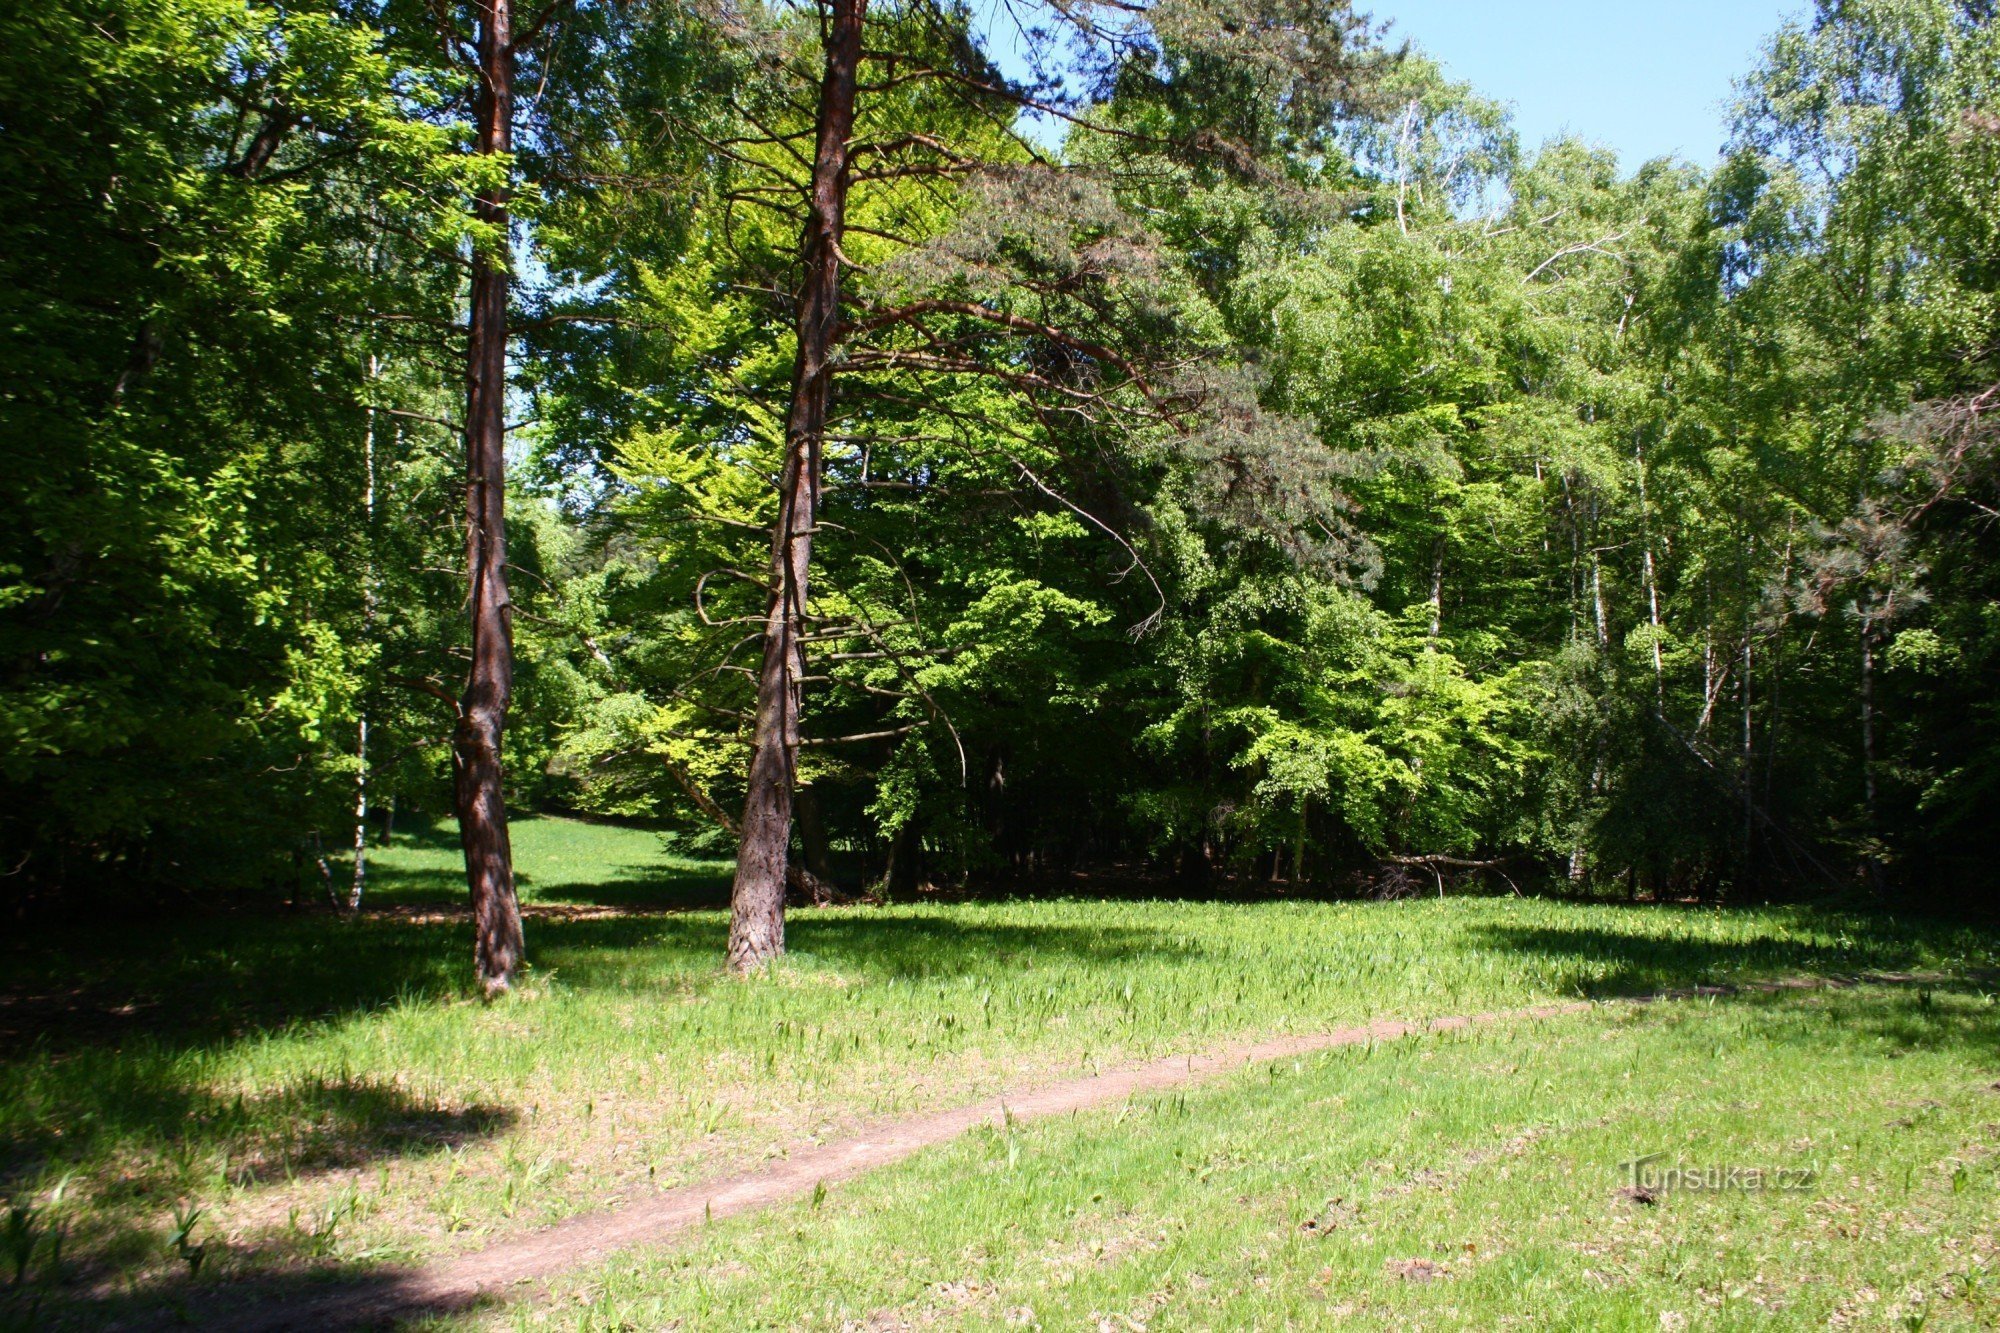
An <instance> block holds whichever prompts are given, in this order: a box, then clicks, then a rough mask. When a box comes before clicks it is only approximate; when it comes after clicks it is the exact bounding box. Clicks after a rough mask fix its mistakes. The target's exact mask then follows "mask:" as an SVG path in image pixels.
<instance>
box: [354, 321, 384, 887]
mask: <svg viewBox="0 0 2000 1333" xmlns="http://www.w3.org/2000/svg"><path fill="white" fill-rule="evenodd" d="M381 368H382V367H381V362H380V361H378V360H377V359H376V358H375V357H374V356H373V355H372V354H371V355H370V356H369V358H368V380H369V382H370V383H373V382H374V380H375V378H376V376H377V375H378V374H380V373H381ZM361 463H362V467H363V469H364V471H363V473H362V480H361V517H362V520H363V526H362V540H363V542H364V543H365V546H366V554H365V555H364V556H363V557H362V567H361V626H362V633H363V634H364V635H365V636H366V637H367V639H368V640H369V641H370V642H373V641H374V638H375V607H376V592H375V409H374V408H373V407H370V408H369V409H368V423H367V426H366V428H365V429H364V430H363V431H362V434H361ZM367 887H368V705H367V704H366V703H364V704H362V706H361V716H360V718H359V719H358V720H357V721H356V722H355V726H354V883H353V884H352V885H351V886H350V887H349V889H348V891H347V910H348V911H350V912H358V911H360V910H361V895H362V893H363V892H365V891H366V889H367Z"/></svg>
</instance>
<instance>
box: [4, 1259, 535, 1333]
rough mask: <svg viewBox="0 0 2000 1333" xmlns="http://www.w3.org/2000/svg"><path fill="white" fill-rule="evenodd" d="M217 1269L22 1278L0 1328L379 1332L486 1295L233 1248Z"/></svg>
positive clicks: (402, 1275) (36, 1332)
mask: <svg viewBox="0 0 2000 1333" xmlns="http://www.w3.org/2000/svg"><path fill="white" fill-rule="evenodd" d="M229 1257H230V1258H231V1259H232V1260H233V1261H234V1263H235V1264H236V1265H237V1266H236V1267H235V1268H234V1269H233V1270H232V1271H230V1272H227V1273H223V1272H218V1271H217V1270H216V1269H214V1268H212V1267H210V1266H208V1265H204V1266H203V1269H202V1271H201V1272H200V1273H199V1274H198V1275H196V1274H189V1273H186V1272H182V1271H175V1272H173V1273H172V1274H167V1275H159V1276H155V1277H154V1278H152V1279H150V1280H147V1281H143V1282H132V1283H124V1284H120V1285H117V1286H115V1287H114V1286H109V1285H106V1284H101V1283H100V1284H95V1285H86V1284H84V1283H81V1282H75V1281H71V1282H67V1283H65V1282H60V1281H51V1280H49V1279H47V1278H43V1279H40V1280H31V1281H29V1282H27V1283H24V1284H20V1285H18V1286H15V1287H10V1288H0V1333H16V1330H18V1331H19V1333H42V1331H43V1330H70V1329H75V1330H97V1329H118V1330H121V1331H123V1333H155V1331H164V1330H168V1329H187V1328H200V1329H204V1330H207V1331H208V1333H278V1331H279V1330H299V1331H300V1333H318V1330H323V1329H364V1328H368V1329H389V1328H395V1327H400V1326H402V1325H403V1324H405V1323H406V1322H408V1321H410V1320H413V1319H417V1318H420V1317H423V1316H433V1317H435V1316H441V1315H452V1314H461V1315H462V1314H472V1313H476V1312H477V1311H479V1310H482V1309H485V1308H488V1307H490V1306H493V1305H494V1304H495V1303H496V1302H495V1299H494V1298H493V1297H491V1296H484V1295H482V1296H477V1297H463V1296H460V1297H454V1298H450V1299H444V1300H439V1299H429V1298H427V1297H426V1295H425V1294H424V1293H422V1292H421V1291H420V1290H419V1289H418V1287H417V1286H416V1284H415V1281H414V1275H413V1274H412V1273H411V1272H410V1271H409V1270H406V1269H401V1268H395V1267H386V1266H385V1267H368V1266H366V1265H358V1264H345V1265H339V1266H331V1265H314V1266H301V1265H300V1264H299V1263H298V1262H297V1260H296V1258H295V1257H294V1256H293V1255H291V1254H289V1253H288V1252H286V1251H284V1250H282V1249H277V1248H272V1247H268V1246H265V1247H242V1248H240V1249H237V1250H235V1251H233V1252H232V1253H231V1255H230V1256H229Z"/></svg>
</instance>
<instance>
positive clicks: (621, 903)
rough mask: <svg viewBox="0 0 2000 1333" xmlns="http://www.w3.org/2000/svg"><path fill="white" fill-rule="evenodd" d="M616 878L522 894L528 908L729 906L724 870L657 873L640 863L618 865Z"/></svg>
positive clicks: (672, 909) (668, 909)
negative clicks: (557, 905) (574, 906)
mask: <svg viewBox="0 0 2000 1333" xmlns="http://www.w3.org/2000/svg"><path fill="white" fill-rule="evenodd" d="M616 874H617V877H616V878H612V879H606V880H601V881H599V882H597V883H594V884H561V885H550V886H546V887H544V886H540V885H534V884H533V883H532V881H531V882H530V885H529V887H530V888H531V890H532V892H531V893H528V894H524V895H523V896H524V897H525V898H526V899H527V907H528V908H529V909H530V910H532V909H533V908H534V907H536V906H539V905H542V904H550V903H553V904H565V905H580V906H591V907H612V908H620V909H622V910H625V911H631V912H693V911H702V910H708V909H715V908H723V907H727V906H729V887H730V875H729V872H727V871H720V872H714V873H709V872H703V871H695V870H688V871H672V872H668V873H666V874H659V873H657V872H652V871H650V870H649V869H648V868H647V867H644V866H618V867H616Z"/></svg>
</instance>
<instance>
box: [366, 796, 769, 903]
mask: <svg viewBox="0 0 2000 1333" xmlns="http://www.w3.org/2000/svg"><path fill="white" fill-rule="evenodd" d="M510 833H511V839H510V840H511V842H512V843H513V848H514V881H515V888H516V890H517V891H518V892H519V893H520V895H521V901H522V902H523V903H525V904H527V905H529V906H541V907H555V906H560V905H564V904H584V905H590V906H603V907H621V906H634V907H643V908H648V909H659V908H664V907H713V906H715V905H717V904H718V903H722V902H726V901H728V898H729V878H730V863H729V862H728V861H713V860H700V859H693V858H689V857H685V856H677V855H674V854H673V853H671V852H669V851H668V850H667V846H666V843H665V842H664V840H663V839H662V838H661V837H660V836H659V835H657V834H653V833H648V832H646V831H645V830H643V829H634V828H627V827H622V826H620V825H617V824H600V823H595V822H592V821H586V820H581V819H550V818H541V819H520V820H516V821H514V825H513V828H512V829H511V830H510ZM368 868H369V875H368V887H367V892H366V894H365V895H364V896H365V899H366V901H367V903H368V904H369V905H370V906H374V907H381V906H397V907H402V906H414V905H420V904H421V905H434V904H441V903H448V904H451V905H454V906H455V905H457V904H458V903H460V902H462V901H464V899H465V861H464V858H463V854H462V853H461V852H460V850H459V846H458V828H457V825H455V824H452V823H448V822H439V821H435V820H409V819H405V820H404V821H402V823H401V824H400V825H399V826H398V828H397V831H396V839H395V844H394V845H393V846H391V847H388V848H384V849H382V850H380V851H377V852H376V853H375V854H374V855H372V856H370V857H369V865H368ZM348 873H351V870H343V878H342V879H341V883H342V885H343V886H345V884H346V883H347V880H346V878H345V875H346V874H348Z"/></svg>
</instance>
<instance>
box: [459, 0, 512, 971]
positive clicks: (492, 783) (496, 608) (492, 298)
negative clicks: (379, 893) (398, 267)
mask: <svg viewBox="0 0 2000 1333" xmlns="http://www.w3.org/2000/svg"><path fill="white" fill-rule="evenodd" d="M479 16H480V23H479V88H478V94H477V96H476V98H475V104H476V114H477V117H478V135H479V151H480V152H481V153H491V154H502V153H508V152H511V151H512V149H513V119H514V52H513V46H512V34H513V20H512V14H511V12H510V4H509V0H484V2H483V3H482V4H481V5H480V6H479ZM474 211H475V215H476V216H477V217H478V218H479V220H480V221H481V222H484V223H486V224H487V225H488V226H489V227H491V228H493V229H494V230H495V231H496V232H497V233H498V234H499V236H500V238H501V239H500V241H499V242H498V244H499V245H501V246H504V245H505V244H506V239H505V238H506V235H507V197H506V194H505V192H504V191H499V190H495V191H488V192H486V193H483V194H481V195H480V196H479V199H478V201H477V203H476V204H475V207H474ZM507 277H508V274H507V257H506V254H505V252H504V250H503V251H502V252H501V253H499V254H495V253H493V252H492V250H491V249H480V250H478V251H477V252H476V253H475V254H474V255H473V259H472V310H471V319H470V337H469V346H468V351H467V357H466V361H467V370H466V413H465V469H466V477H465V481H466V486H465V564H466V574H467V578H468V581H469V584H470V589H469V598H468V600H469V604H470V609H471V613H472V672H471V675H470V677H469V678H468V680H467V681H466V687H465V694H464V697H463V698H462V699H461V701H460V705H459V716H458V729H457V732H456V734H455V735H454V737H453V741H452V759H453V768H454V770H455V777H456V792H455V795H456V798H457V806H458V833H459V841H460V843H461V844H462V845H463V847H464V849H465V878H466V883H467V885H468V887H469V888H470V889H471V892H472V922H473V931H474V936H475V938H474V952H473V957H474V963H475V966H476V968H477V970H478V973H479V983H480V985H481V987H482V988H484V990H485V992H486V994H487V995H489V996H491V995H497V994H499V993H500V992H502V991H505V990H507V989H508V988H509V987H510V986H512V985H513V984H514V973H515V969H516V968H518V967H519V965H520V962H521V909H520V905H519V903H518V902H517V901H516V899H515V896H514V865H513V854H512V850H511V848H510V847H509V845H508V841H507V805H506V801H505V799H504V797H503V795H502V792H501V768H500V754H501V749H500V747H501V739H502V735H503V733H504V731H505V728H506V724H507V705H508V701H509V698H510V697H511V695H512V694H513V687H514V635H513V623H512V618H513V607H512V605H511V603H510V602H509V600H508V596H507V534H506V521H507V515H506V495H507V457H506V431H507V422H506V411H507Z"/></svg>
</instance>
